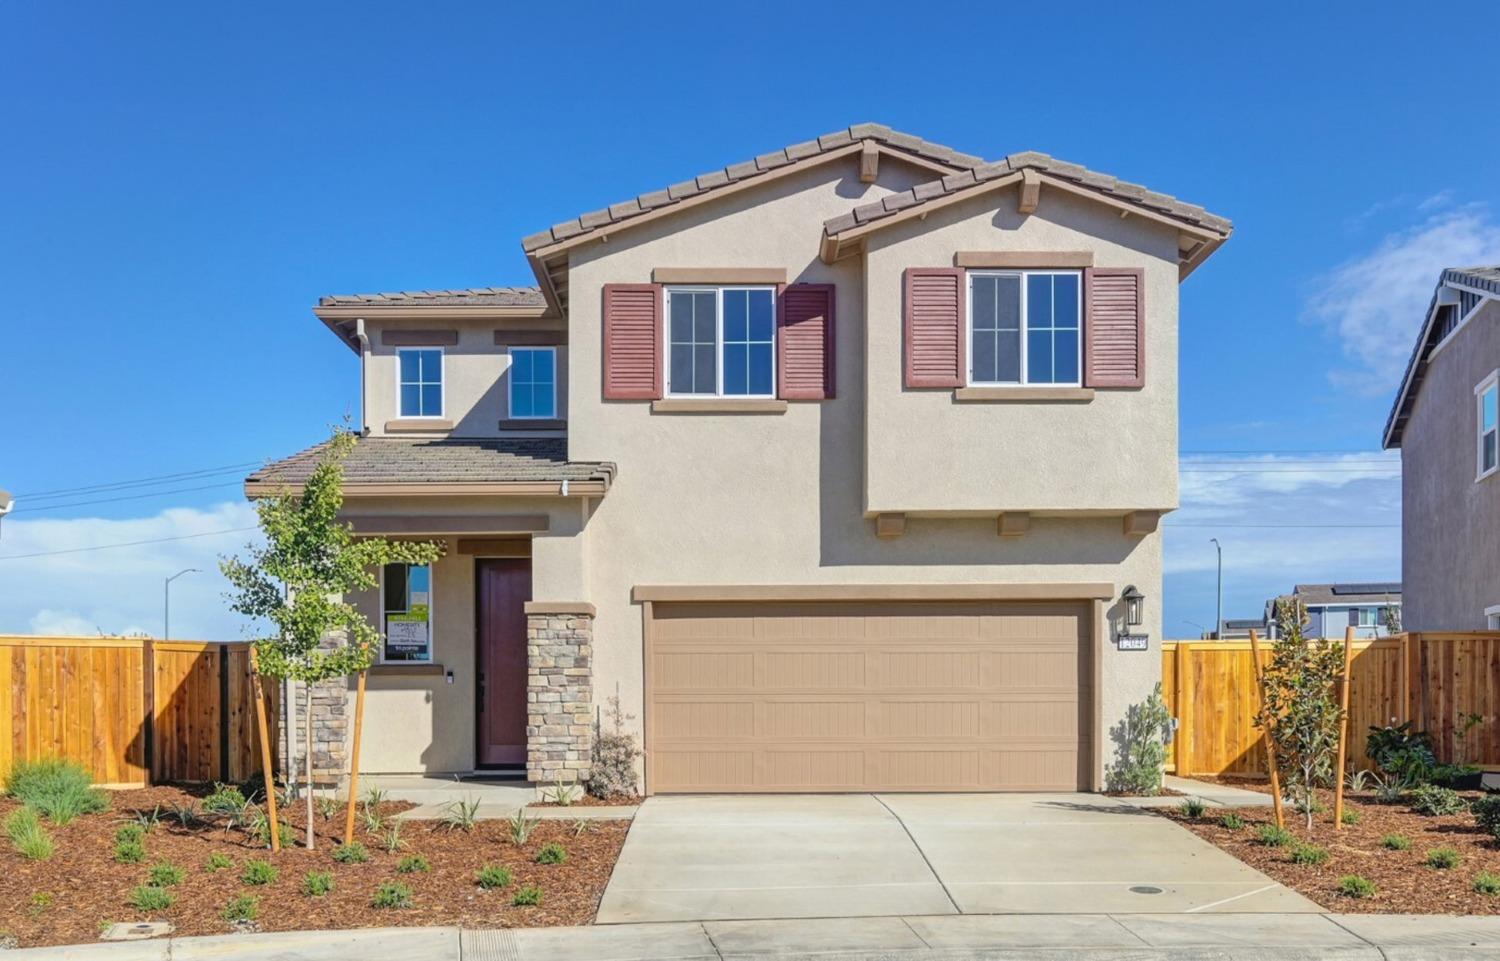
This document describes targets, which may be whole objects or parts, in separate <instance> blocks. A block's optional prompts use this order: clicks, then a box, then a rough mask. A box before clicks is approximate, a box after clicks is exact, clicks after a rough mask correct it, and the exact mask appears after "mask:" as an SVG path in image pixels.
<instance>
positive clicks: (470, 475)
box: [245, 437, 615, 497]
mask: <svg viewBox="0 0 1500 961" xmlns="http://www.w3.org/2000/svg"><path fill="white" fill-rule="evenodd" d="M567 443H568V442H567V440H566V439H565V438H524V439H490V438H483V439H481V438H442V439H435V438H428V439H422V438H408V437H361V438H359V439H358V440H357V441H356V442H355V444H354V447H353V449H351V450H350V452H349V455H348V457H346V458H345V459H344V462H343V468H344V491H345V493H346V494H358V493H401V494H410V493H417V494H420V493H423V488H426V489H427V490H428V491H429V492H431V493H463V492H464V489H468V488H473V492H475V493H485V492H487V491H485V490H481V488H500V487H505V486H520V487H521V488H523V490H521V491H518V492H525V493H535V494H546V493H556V492H557V491H555V490H552V489H547V488H555V487H557V486H558V485H561V484H562V483H563V482H565V481H566V482H568V483H569V484H570V485H571V484H585V485H588V487H587V488H585V489H586V490H588V491H590V492H593V493H600V492H602V491H601V490H599V488H603V489H607V488H608V487H609V484H610V482H611V481H612V480H613V479H614V475H615V465H614V464H612V463H609V462H606V461H570V460H568V449H567ZM326 446H327V442H326V441H325V442H324V443H322V444H318V445H316V446H314V447H309V448H308V449H307V450H304V451H301V452H299V453H296V454H293V455H291V456H290V457H286V458H283V459H282V460H279V461H274V462H272V463H270V464H267V465H266V466H265V467H263V468H261V469H260V470H258V471H256V472H255V473H253V474H251V475H250V476H249V477H247V478H246V479H245V492H246V494H247V495H249V496H251V497H254V496H260V495H265V494H270V493H274V492H275V491H276V490H277V489H278V488H282V487H286V488H297V487H300V486H301V485H302V484H304V483H306V482H307V479H308V477H310V476H311V475H312V472H313V469H314V468H315V467H316V466H317V465H318V462H319V460H320V459H321V457H322V456H323V452H324V449H325V448H326ZM362 488H363V490H361V489H362ZM398 488H399V489H398ZM532 488H537V489H532ZM495 492H497V493H498V492H500V491H498V490H497V491H495ZM581 492H583V490H580V493H581Z"/></svg>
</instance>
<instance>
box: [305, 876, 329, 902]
mask: <svg viewBox="0 0 1500 961" xmlns="http://www.w3.org/2000/svg"><path fill="white" fill-rule="evenodd" d="M332 890H333V875H332V874H330V873H329V872H327V871H309V872H307V874H306V875H305V876H304V877H303V878H302V893H303V894H305V895H307V896H308V897H310V898H321V897H322V896H323V895H325V894H327V893H328V892H329V891H332Z"/></svg>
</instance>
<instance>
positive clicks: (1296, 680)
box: [1256, 602, 1344, 828]
mask: <svg viewBox="0 0 1500 961" xmlns="http://www.w3.org/2000/svg"><path fill="white" fill-rule="evenodd" d="M1276 621H1277V628H1278V631H1277V633H1278V634H1279V635H1280V636H1279V637H1277V639H1276V644H1275V646H1274V647H1272V649H1271V663H1270V664H1269V665H1267V666H1266V669H1265V685H1266V700H1265V704H1264V705H1262V707H1261V714H1260V717H1259V718H1257V719H1256V725H1257V726H1258V727H1260V728H1262V729H1265V728H1266V727H1267V725H1269V726H1270V735H1271V745H1272V748H1273V749H1274V750H1275V751H1276V764H1277V767H1278V768H1279V769H1280V770H1281V772H1282V787H1283V789H1284V790H1285V791H1287V792H1288V793H1289V794H1291V796H1292V799H1293V800H1294V801H1295V802H1296V805H1297V807H1298V808H1299V809H1300V810H1301V811H1302V812H1303V814H1304V815H1305V816H1306V818H1307V827H1308V828H1311V827H1312V824H1313V808H1314V806H1315V805H1314V803H1313V802H1314V795H1313V791H1314V789H1316V788H1317V787H1319V786H1324V785H1328V784H1330V783H1332V780H1331V779H1332V778H1333V777H1335V776H1342V775H1341V773H1340V774H1336V773H1335V772H1334V770H1333V764H1334V758H1335V756H1336V755H1337V753H1338V745H1339V723H1340V722H1341V721H1342V720H1343V717H1344V714H1343V710H1342V708H1340V707H1339V702H1338V697H1337V695H1336V693H1335V692H1336V687H1335V682H1336V681H1337V680H1338V678H1339V676H1340V675H1341V674H1342V673H1343V670H1344V651H1343V647H1342V645H1339V644H1335V643H1333V642H1331V641H1323V640H1309V639H1307V638H1306V637H1305V636H1304V631H1305V630H1306V626H1307V609H1306V608H1304V607H1303V606H1302V604H1301V603H1298V602H1290V603H1285V604H1281V605H1278V606H1277V611H1276Z"/></svg>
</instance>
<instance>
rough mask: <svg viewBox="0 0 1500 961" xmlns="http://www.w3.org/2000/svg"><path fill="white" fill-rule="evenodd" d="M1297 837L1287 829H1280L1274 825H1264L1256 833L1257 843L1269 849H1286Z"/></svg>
mask: <svg viewBox="0 0 1500 961" xmlns="http://www.w3.org/2000/svg"><path fill="white" fill-rule="evenodd" d="M1296 840H1297V839H1296V837H1294V836H1293V835H1292V832H1290V831H1288V830H1287V829H1286V828H1279V827H1277V826H1276V825H1274V824H1262V825H1261V826H1260V829H1259V830H1257V831H1256V832H1255V842H1256V843H1257V844H1264V845H1265V846H1266V847H1268V848H1279V847H1285V846H1286V845H1288V844H1291V843H1292V842H1294V841H1296Z"/></svg>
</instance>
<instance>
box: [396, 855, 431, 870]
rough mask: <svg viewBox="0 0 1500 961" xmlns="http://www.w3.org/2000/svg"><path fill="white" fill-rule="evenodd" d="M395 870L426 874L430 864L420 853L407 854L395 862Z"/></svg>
mask: <svg viewBox="0 0 1500 961" xmlns="http://www.w3.org/2000/svg"><path fill="white" fill-rule="evenodd" d="M396 870H397V871H398V872H399V873H401V874H419V873H420V874H426V873H427V872H428V871H431V870H432V865H431V864H430V863H429V862H428V861H427V859H426V858H424V857H422V855H420V854H408V855H407V856H406V857H404V858H402V859H401V860H400V861H397V862H396Z"/></svg>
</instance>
